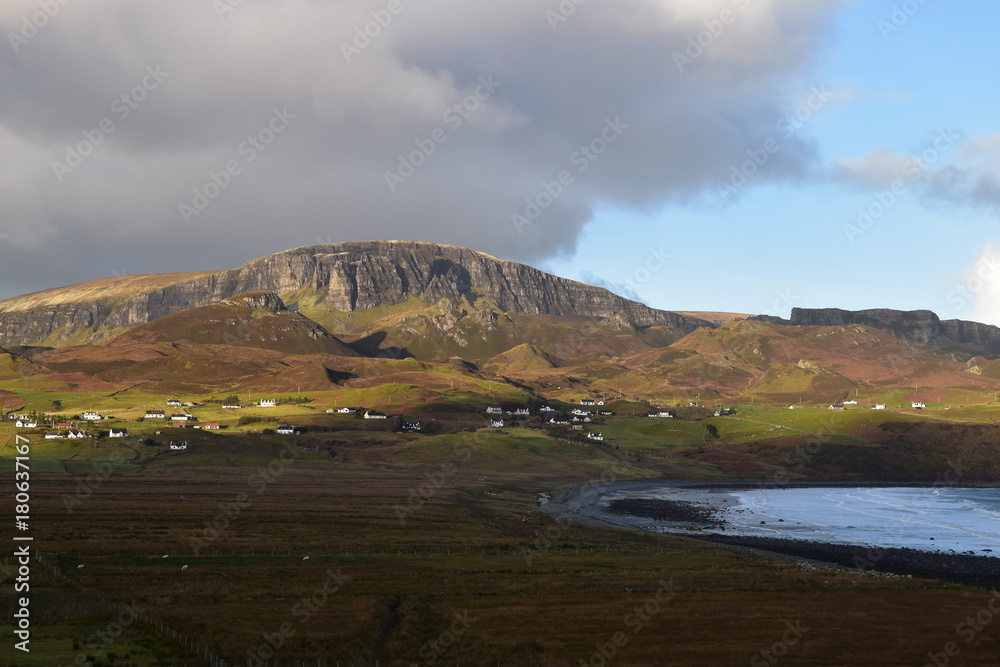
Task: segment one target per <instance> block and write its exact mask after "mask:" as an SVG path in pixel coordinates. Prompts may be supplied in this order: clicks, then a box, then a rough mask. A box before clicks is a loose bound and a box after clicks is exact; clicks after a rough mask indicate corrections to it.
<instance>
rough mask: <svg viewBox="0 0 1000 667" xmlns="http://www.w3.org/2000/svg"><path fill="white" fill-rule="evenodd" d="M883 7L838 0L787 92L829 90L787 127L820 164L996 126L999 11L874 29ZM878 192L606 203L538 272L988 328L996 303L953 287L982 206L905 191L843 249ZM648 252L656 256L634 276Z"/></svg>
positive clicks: (678, 293)
mask: <svg viewBox="0 0 1000 667" xmlns="http://www.w3.org/2000/svg"><path fill="white" fill-rule="evenodd" d="M893 4H902V3H888V2H874V1H868V2H855V3H852V4H850V5H848V6H847V7H846V8H845V9H844V10H843V11H842V12H840V13H839V14H838V15H837V16H836V21H835V25H836V30H835V32H834V33H833V34H832V35H831V36H830V37H829V38H828V39H827V41H826V43H825V44H824V45H823V46H822V47H821V48H820V49H818V52H817V59H816V66H815V68H814V69H813V70H812V71H810V72H808V73H806V74H804V75H803V76H802V77H800V78H799V79H798V81H797V82H796V83H797V84H798V85H799V86H800V90H802V91H807V90H809V89H810V88H811V87H812V86H814V85H821V86H822V85H825V86H826V87H827V88H828V89H830V90H836V91H838V96H837V98H836V99H834V100H831V101H830V102H829V103H827V104H826V105H824V106H823V107H822V108H821V109H820V110H819V111H818V112H816V113H815V114H814V115H812V116H811V117H810V118H809V119H808V120H807V121H806V122H805V123H803V125H802V126H801V128H800V129H798V134H799V136H802V137H806V138H808V139H809V140H812V141H814V142H815V143H816V146H817V150H818V157H819V159H818V160H817V164H816V165H814V167H815V169H816V170H817V171H819V172H822V171H823V170H824V169H825V167H826V166H827V165H830V164H832V163H834V162H835V161H836V160H839V159H844V158H851V157H853V156H859V155H864V154H867V153H870V152H872V151H874V150H876V149H880V148H886V149H889V150H891V151H894V152H899V153H909V152H913V151H918V150H919V149H920V148H922V147H923V146H924V145H926V141H927V139H928V137H933V136H934V135H935V134H936V133H937V132H938V130H939V129H940V128H954V129H955V130H956V131H958V132H960V133H962V135H963V136H965V137H968V136H988V135H991V134H995V133H997V132H998V131H1000V127H998V125H1000V120H998V117H997V113H996V111H997V109H998V108H1000V87H998V86H996V85H995V84H993V83H991V82H992V80H993V79H992V77H993V74H992V73H995V72H996V71H997V70H998V66H1000V43H998V40H997V36H996V26H997V25H998V24H1000V5H998V4H996V3H990V2H986V1H982V2H959V3H945V2H936V1H933V0H930V1H928V2H926V3H925V4H923V5H921V6H920V9H919V11H917V12H916V13H914V14H913V15H912V16H909V17H908V20H907V22H906V23H905V24H904V25H902V26H901V27H900V28H899V30H896V31H888V30H886V31H885V36H887V38H885V37H884V35H883V28H882V27H880V25H879V21H885V22H887V23H890V22H891V19H892V15H893V8H892V5H893ZM790 87H791V88H792V89H794V85H793V84H791V83H790ZM792 108H794V107H792ZM954 153H955V150H952V151H951V154H950V155H949V154H945V155H944V156H943V157H942V159H941V163H942V164H943V163H948V162H950V161H951V159H952V158H953V157H954ZM765 166H766V165H765ZM880 190H881V188H874V187H870V188H864V187H851V186H848V185H846V184H843V183H839V182H837V181H836V180H828V179H825V178H823V177H822V176H821V175H820V176H817V177H816V178H815V179H810V180H807V181H804V182H802V181H800V182H793V183H786V184H763V185H760V186H754V185H753V181H752V180H751V186H750V187H748V188H745V189H744V190H743V191H741V193H740V196H739V198H738V199H737V200H736V201H731V202H730V203H728V204H725V205H719V204H718V203H717V202H714V201H700V202H696V203H691V204H686V205H668V206H664V207H662V208H660V209H659V210H656V211H654V212H646V213H636V212H634V211H632V210H622V209H621V208H616V207H605V208H603V209H601V210H600V212H599V213H598V215H596V216H595V218H594V219H593V220H592V221H591V222H590V223H589V224H588V225H587V226H586V227H585V229H584V233H583V235H582V236H581V239H580V242H579V245H578V249H577V252H576V253H574V254H572V255H567V256H563V257H560V258H557V259H554V260H552V261H549V262H548V263H547V264H546V268H547V269H549V270H551V271H553V272H555V273H557V274H560V275H565V276H567V277H572V278H575V279H581V280H587V279H590V280H594V276H597V277H599V278H600V279H602V280H603V281H605V282H606V283H607V284H608V286H611V287H616V286H617V287H618V288H619V290H620V291H624V290H621V289H620V286H621V285H622V284H624V285H627V286H630V287H632V289H633V291H634V292H635V293H636V295H637V296H638V297H639V298H640V299H641V300H643V301H645V302H647V303H649V304H651V305H653V306H657V307H661V308H672V309H690V310H721V311H732V312H749V313H758V312H772V311H773V312H775V314H778V315H781V316H787V314H788V310H789V308H790V307H791V306H793V305H794V306H801V307H839V308H846V309H861V308H876V307H888V308H898V309H907V310H909V309H920V308H926V309H931V310H935V311H936V312H939V313H944V314H946V315H947V316H950V317H959V318H971V317H973V315H974V314H976V315H978V316H980V317H982V318H983V319H986V317H984V316H990V317H991V318H992V322H993V323H996V324H1000V317H998V315H1000V309H997V312H995V311H994V309H992V308H990V304H988V303H982V302H984V301H987V300H988V299H989V300H991V301H992V299H993V297H995V290H994V291H993V292H991V291H990V290H989V289H988V286H987V287H984V288H983V289H982V290H980V291H979V292H977V293H976V295H977V296H978V297H979V301H980V305H979V309H978V310H977V309H976V308H975V307H974V304H973V302H972V301H971V300H968V299H967V300H966V303H965V304H964V305H961V304H959V303H958V300H957V299H956V297H955V294H954V292H955V291H956V288H957V287H961V286H963V285H965V284H966V282H967V281H968V276H967V273H968V271H969V270H970V268H971V267H974V266H975V265H976V262H977V261H978V260H979V258H980V257H981V255H983V253H984V252H988V250H987V249H988V248H989V247H990V246H991V244H994V243H997V242H998V240H1000V239H998V236H1000V228H998V224H997V223H998V216H997V209H996V208H995V207H994V208H992V209H991V208H989V207H983V206H975V205H971V204H964V203H962V202H949V201H945V200H935V199H932V198H929V197H928V196H926V195H925V193H924V192H923V191H922V189H921V188H920V187H918V186H913V187H910V188H908V189H907V191H906V192H905V193H904V194H903V195H901V196H900V197H899V199H898V201H897V203H896V204H895V205H894V206H892V207H891V208H890V209H889V210H888V211H887V212H886V213H885V214H884V216H882V217H881V218H879V219H878V220H877V221H876V222H875V224H874V225H872V226H871V227H870V228H869V229H867V230H864V233H863V235H860V236H856V237H855V238H854V243H851V242H850V240H849V238H848V233H847V232H845V231H844V229H843V227H844V225H845V224H850V223H853V222H855V221H856V219H857V217H858V208H859V207H867V206H869V205H870V204H871V203H872V201H873V199H874V197H875V195H874V193H876V192H878V191H880ZM709 200H711V198H709ZM637 239H641V241H639V242H636V240H637ZM644 244H647V245H648V248H647V247H644ZM649 248H662V249H663V250H665V251H666V252H668V253H670V254H671V259H670V261H669V263H666V264H665V265H664V266H663V267H662V268H660V269H659V270H656V271H652V272H649V274H648V276H647V273H646V271H644V268H645V266H646V261H647V259H648V257H649ZM654 264H655V262H654ZM637 273H638V275H637ZM647 277H648V279H647V280H646V281H645V282H641V283H640V282H639V281H638V280H637V279H638V278H647ZM973 286H975V283H974V285H973ZM949 296H951V301H950V302H949Z"/></svg>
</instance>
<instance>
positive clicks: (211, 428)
mask: <svg viewBox="0 0 1000 667" xmlns="http://www.w3.org/2000/svg"><path fill="white" fill-rule="evenodd" d="M221 428H222V424H216V423H215V422H208V423H207V424H205V430H206V431H218V430H219V429H221Z"/></svg>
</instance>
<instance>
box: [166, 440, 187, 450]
mask: <svg viewBox="0 0 1000 667" xmlns="http://www.w3.org/2000/svg"><path fill="white" fill-rule="evenodd" d="M187 448H188V444H187V442H174V441H173V440H171V441H170V449H179V450H184V449H187Z"/></svg>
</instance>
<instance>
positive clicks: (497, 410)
mask: <svg viewBox="0 0 1000 667" xmlns="http://www.w3.org/2000/svg"><path fill="white" fill-rule="evenodd" d="M486 414H488V415H502V414H503V408H501V407H500V406H499V405H491V406H490V407H488V408H486Z"/></svg>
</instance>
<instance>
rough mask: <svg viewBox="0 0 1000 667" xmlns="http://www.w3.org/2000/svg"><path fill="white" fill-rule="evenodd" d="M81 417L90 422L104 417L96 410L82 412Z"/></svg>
mask: <svg viewBox="0 0 1000 667" xmlns="http://www.w3.org/2000/svg"><path fill="white" fill-rule="evenodd" d="M83 418H84V419H86V420H87V421H92V422H99V421H101V420H102V419H104V417H102V416H101V415H100V414H98V413H96V412H84V413H83Z"/></svg>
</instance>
